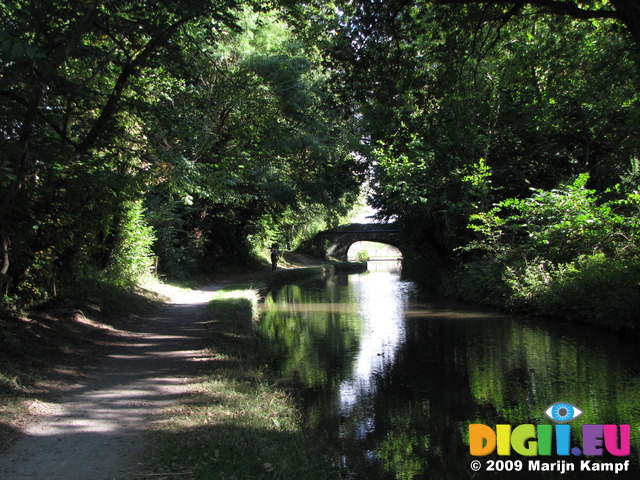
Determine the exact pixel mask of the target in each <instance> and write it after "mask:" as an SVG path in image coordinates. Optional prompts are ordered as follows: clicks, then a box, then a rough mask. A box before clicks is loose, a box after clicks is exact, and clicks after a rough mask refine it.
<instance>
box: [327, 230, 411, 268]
mask: <svg viewBox="0 0 640 480" xmlns="http://www.w3.org/2000/svg"><path fill="white" fill-rule="evenodd" d="M356 242H376V243H384V244H387V245H391V246H393V247H396V248H397V249H398V250H400V253H402V256H403V257H405V256H406V255H405V252H406V250H407V249H406V247H405V246H404V245H403V244H402V241H401V238H400V229H398V228H397V227H396V225H395V224H393V223H384V224H382V223H350V224H348V225H341V226H339V227H337V228H334V229H332V230H325V231H323V232H320V233H318V234H317V235H316V238H315V245H316V249H317V253H318V255H319V256H321V257H322V258H334V259H336V260H342V261H346V260H347V254H348V252H349V247H351V245H353V244H354V243H356Z"/></svg>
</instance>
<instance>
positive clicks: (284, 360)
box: [257, 272, 640, 480]
mask: <svg viewBox="0 0 640 480" xmlns="http://www.w3.org/2000/svg"><path fill="white" fill-rule="evenodd" d="M257 328H258V330H259V335H260V337H261V338H262V340H263V341H262V342H261V344H262V345H263V348H264V355H265V358H267V359H268V361H269V365H270V366H271V367H272V368H273V369H274V370H275V371H276V373H277V374H278V375H279V376H280V377H281V378H282V379H283V380H284V381H286V382H288V383H290V384H292V385H293V386H295V387H296V389H297V390H298V391H299V392H300V393H301V397H302V399H303V402H304V416H305V417H304V420H305V422H306V423H307V424H308V425H309V426H310V427H312V428H313V429H314V430H316V431H317V432H318V434H319V435H320V436H324V437H326V438H327V447H328V448H331V449H333V450H334V451H335V452H336V463H337V467H338V468H339V469H340V471H341V477H340V478H349V479H367V480H370V479H402V480H405V479H406V480H409V479H426V478H429V479H456V480H458V479H467V478H502V479H505V480H507V479H514V478H515V479H517V478H544V479H546V478H549V479H551V478H563V479H573V478H579V479H584V478H597V479H603V478H612V479H613V478H616V479H617V478H640V477H639V473H638V472H639V469H638V463H639V462H638V452H639V447H640V430H639V428H640V422H639V421H638V420H639V419H640V355H639V353H640V351H639V349H638V341H637V339H636V338H629V337H628V336H625V335H622V334H619V333H615V332H610V331H607V330H602V329H596V328H588V327H585V326H578V325H572V324H566V323H562V322H549V321H543V320H540V319H527V318H518V317H513V316H508V315H504V314H499V313H496V312H494V311H489V310H482V309H479V308H468V307H464V306H460V305H455V304H450V303H446V302H442V301H440V300H438V299H437V298H434V297H432V296H430V295H429V294H428V293H426V292H423V291H421V290H420V288H418V286H417V285H416V284H414V283H412V282H409V281H405V280H402V279H401V277H400V274H399V273H391V272H370V273H365V274H357V275H336V276H328V277H324V278H317V279H313V280H309V281H306V282H305V283H300V284H295V285H286V286H283V287H281V288H279V289H277V290H274V291H272V292H271V293H270V294H269V295H268V297H267V298H266V300H265V303H264V311H263V314H262V318H261V321H260V322H259V324H258V327H257ZM559 402H567V403H569V404H570V405H572V406H574V407H576V408H577V409H578V410H576V411H574V412H573V415H574V418H575V419H574V420H572V421H565V422H563V423H560V422H555V421H553V420H552V419H550V418H548V416H547V415H546V414H545V411H547V410H548V408H549V407H550V406H551V405H554V404H557V403H559ZM580 412H582V413H581V414H580ZM563 413H565V412H563ZM470 424H483V425H486V426H487V427H488V428H490V429H491V430H492V431H494V432H495V430H496V429H495V426H496V425H497V424H502V425H510V426H511V429H512V430H513V429H515V428H516V427H517V426H519V425H523V424H531V425H554V427H553V428H556V427H555V425H569V426H570V431H571V433H570V440H568V441H567V442H565V441H564V440H563V438H561V434H560V433H557V434H556V432H558V431H556V430H554V431H553V433H552V434H551V436H545V435H546V434H545V435H543V434H542V433H541V434H540V440H539V442H538V443H539V444H540V447H539V448H537V447H536V442H535V440H534V441H533V442H520V443H521V444H522V447H519V448H520V449H521V448H524V447H526V446H528V447H530V448H532V450H531V451H533V453H544V452H543V450H544V447H543V444H547V445H548V446H549V448H551V452H550V454H546V455H543V454H538V455H533V456H531V455H522V454H519V453H517V452H516V451H514V450H513V448H516V447H513V448H512V449H511V452H510V454H509V455H498V454H497V452H495V451H494V452H493V453H491V454H489V455H485V456H472V455H471V454H470V447H469V425H470ZM583 424H587V425H591V424H593V425H602V424H610V425H617V426H619V425H630V440H628V441H627V442H626V443H627V444H629V445H630V452H629V455H622V456H621V455H612V454H610V453H609V452H608V451H607V447H606V446H604V445H602V443H603V441H602V440H597V439H596V440H593V439H592V440H586V442H587V443H590V445H591V446H593V442H594V441H595V447H593V448H595V450H594V449H593V448H592V450H591V452H592V453H593V452H595V453H599V452H600V451H602V455H584V454H582V455H580V456H576V455H575V454H576V453H579V452H578V451H577V450H575V448H576V447H577V448H581V449H585V451H586V449H587V447H586V446H585V445H586V444H585V445H583V443H582V442H583V438H582V425H583ZM561 428H566V427H561ZM595 428H596V429H597V427H595ZM624 428H625V427H617V428H615V429H614V431H615V432H616V433H617V436H616V437H613V436H611V439H612V440H611V439H610V440H609V443H608V445H609V446H610V447H611V448H609V450H611V451H615V450H616V448H618V447H624V444H625V440H624V432H623V430H624ZM521 430H522V429H521ZM541 431H542V430H541ZM487 437H490V435H487ZM514 437H516V435H515V432H514ZM543 437H544V438H546V440H545V439H543ZM596 437H598V435H596ZM505 438H506V439H507V448H509V445H510V443H509V442H508V440H509V437H508V436H506V437H505V436H501V437H500V438H499V439H498V441H497V443H498V444H499V445H502V447H499V448H504V441H505ZM613 441H615V443H616V445H615V447H616V448H614V445H613ZM488 442H491V440H490V439H487V440H482V441H481V446H483V447H484V448H485V449H487V448H490V445H487V443H488ZM515 443H516V444H518V441H517V440H516V441H515ZM569 443H570V445H569V447H571V448H574V450H573V454H569V455H559V454H558V453H560V451H561V450H562V448H563V446H566V445H568V444H569ZM598 445H601V446H600V447H599V446H598ZM590 448H591V447H590ZM618 450H620V449H619V448H618ZM531 451H530V452H529V453H531ZM503 453H504V452H503ZM617 453H618V454H620V453H624V449H622V450H621V451H618V452H617ZM626 460H628V462H627V463H626V464H625V463H624V462H625V461H626ZM595 468H605V469H614V471H609V470H605V471H593V470H594V469H595ZM572 469H573V471H572ZM615 469H618V470H619V473H615ZM490 470H493V471H490Z"/></svg>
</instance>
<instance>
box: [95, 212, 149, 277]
mask: <svg viewBox="0 0 640 480" xmlns="http://www.w3.org/2000/svg"><path fill="white" fill-rule="evenodd" d="M115 236H116V239H115V241H114V246H113V248H112V250H111V252H110V253H111V256H110V258H109V262H108V264H107V267H106V268H105V270H104V276H105V278H106V279H107V280H109V281H110V283H113V284H115V285H121V286H133V285H136V284H137V283H139V282H140V281H141V280H142V279H144V277H145V276H147V275H149V274H150V273H151V266H152V264H153V262H152V256H153V252H152V251H151V246H152V245H153V242H154V240H155V235H154V231H153V228H151V227H150V226H148V225H147V224H146V221H145V217H144V210H143V206H142V202H135V203H131V204H127V205H125V206H124V211H123V213H122V219H121V220H120V222H119V224H118V226H117V231H116V233H115Z"/></svg>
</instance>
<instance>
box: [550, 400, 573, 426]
mask: <svg viewBox="0 0 640 480" xmlns="http://www.w3.org/2000/svg"><path fill="white" fill-rule="evenodd" d="M544 413H545V415H546V416H547V417H549V418H550V419H551V420H553V421H554V422H561V423H564V422H570V421H571V420H575V419H576V418H578V417H579V416H580V415H582V413H583V412H582V410H580V409H579V408H578V407H576V406H575V405H571V404H570V403H566V402H558V403H554V404H553V405H550V406H549V408H547V409H546V410H545V411H544Z"/></svg>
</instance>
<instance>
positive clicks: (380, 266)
mask: <svg viewBox="0 0 640 480" xmlns="http://www.w3.org/2000/svg"><path fill="white" fill-rule="evenodd" d="M347 260H349V261H350V262H358V261H365V260H366V262H367V270H368V271H370V272H392V273H399V272H400V271H401V270H402V252H401V251H400V250H398V249H397V248H396V247H394V246H392V245H388V244H384V243H378V242H366V241H365V242H356V243H354V244H352V245H351V247H349V252H348V253H347Z"/></svg>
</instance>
